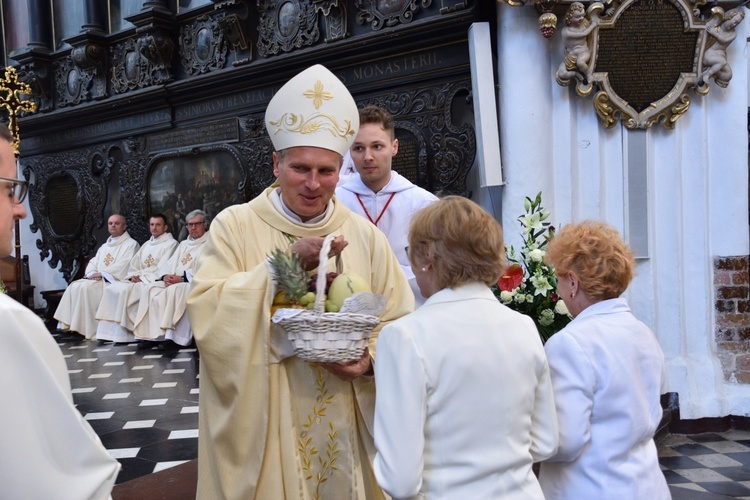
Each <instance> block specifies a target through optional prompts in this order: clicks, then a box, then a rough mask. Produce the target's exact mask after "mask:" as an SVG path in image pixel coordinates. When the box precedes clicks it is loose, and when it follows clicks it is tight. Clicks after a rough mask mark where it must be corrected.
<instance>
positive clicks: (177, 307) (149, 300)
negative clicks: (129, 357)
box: [133, 210, 208, 350]
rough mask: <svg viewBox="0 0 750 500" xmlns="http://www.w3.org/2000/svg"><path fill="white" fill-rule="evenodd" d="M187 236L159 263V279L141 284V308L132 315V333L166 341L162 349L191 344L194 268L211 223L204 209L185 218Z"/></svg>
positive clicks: (139, 302) (142, 337) (157, 273)
mask: <svg viewBox="0 0 750 500" xmlns="http://www.w3.org/2000/svg"><path fill="white" fill-rule="evenodd" d="M185 219H186V220H187V230H188V238H187V239H186V240H184V241H183V242H182V243H180V246H179V247H177V251H176V252H175V253H174V254H172V257H170V258H169V259H168V260H166V261H162V263H161V264H159V268H158V269H157V271H156V275H157V276H158V278H157V280H156V281H154V282H153V283H150V284H148V285H146V286H145V287H142V289H141V297H140V299H139V300H138V310H137V312H136V314H135V317H134V318H133V324H134V325H135V326H134V327H133V334H134V335H135V337H136V338H137V339H139V340H146V341H148V340H156V341H164V342H162V343H161V344H160V346H159V348H160V349H165V350H166V349H174V348H178V347H179V346H187V345H190V342H191V341H192V340H193V332H192V330H191V328H190V322H189V321H188V317H187V315H186V314H185V308H186V306H187V296H188V292H189V291H190V282H191V281H193V269H194V268H195V263H196V262H197V261H198V256H200V254H201V250H202V249H203V244H204V243H205V242H206V241H207V240H208V233H206V229H208V222H207V221H206V214H205V212H203V210H193V211H192V212H190V213H189V214H187V216H186V217H185Z"/></svg>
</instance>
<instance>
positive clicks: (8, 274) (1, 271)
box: [0, 255, 34, 309]
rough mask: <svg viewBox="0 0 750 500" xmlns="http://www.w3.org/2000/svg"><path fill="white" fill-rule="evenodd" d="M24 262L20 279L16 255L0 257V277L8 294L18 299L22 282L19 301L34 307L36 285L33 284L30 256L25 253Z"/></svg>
mask: <svg viewBox="0 0 750 500" xmlns="http://www.w3.org/2000/svg"><path fill="white" fill-rule="evenodd" d="M21 262H22V274H23V275H22V276H21V279H20V280H19V276H18V266H17V263H16V258H15V257H3V258H2V259H0V279H2V280H3V284H4V285H5V290H6V292H7V293H8V296H10V297H13V298H14V299H16V300H18V292H17V290H18V288H17V287H18V283H19V282H20V283H21V293H22V298H21V300H20V301H19V302H21V303H22V304H23V305H25V306H26V307H28V308H29V309H34V286H33V285H32V284H31V273H30V272H29V256H28V255H24V256H23V258H22V259H21Z"/></svg>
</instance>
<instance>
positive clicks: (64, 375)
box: [0, 125, 120, 498]
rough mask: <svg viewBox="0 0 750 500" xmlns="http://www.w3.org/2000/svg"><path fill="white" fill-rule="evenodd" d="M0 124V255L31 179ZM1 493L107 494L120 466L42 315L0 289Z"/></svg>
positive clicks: (9, 245)
mask: <svg viewBox="0 0 750 500" xmlns="http://www.w3.org/2000/svg"><path fill="white" fill-rule="evenodd" d="M12 140H13V137H12V136H11V135H10V132H8V129H7V128H6V127H5V126H4V125H0V257H7V256H8V255H10V254H11V252H12V250H13V227H14V225H15V221H16V220H19V219H23V218H24V217H26V209H25V208H24V206H23V205H22V204H21V202H22V201H23V199H24V197H25V195H26V182H25V181H22V180H19V179H17V178H16V159H15V156H14V154H13V149H12V148H11V146H10V143H11V141H12ZM0 325H2V328H0V340H1V341H2V348H0V401H2V405H3V407H2V411H0V443H2V447H0V463H2V464H3V465H2V467H0V498H61V495H64V496H65V497H66V498H107V496H109V494H110V492H111V491H112V486H113V485H114V483H115V479H116V478H117V473H118V471H119V469H120V465H119V464H118V463H117V460H115V459H114V458H112V457H110V456H109V454H108V453H107V450H106V449H105V448H104V446H102V444H101V442H100V441H99V438H98V437H97V435H96V433H95V432H94V431H93V429H92V428H91V426H90V425H89V424H88V422H86V421H85V420H84V419H83V417H82V416H81V414H80V412H79V411H78V410H77V409H76V408H75V406H73V396H72V394H71V391H70V379H69V378H68V368H67V366H66V364H65V359H64V358H63V356H62V353H61V352H60V348H59V347H58V346H57V344H56V343H55V341H54V339H53V338H52V336H51V335H50V334H49V332H48V331H47V329H46V328H45V327H44V323H42V320H41V319H40V318H39V317H38V316H37V315H36V314H34V313H33V312H31V311H30V310H28V309H27V308H26V307H24V306H23V305H21V304H20V303H18V302H16V301H15V300H13V299H11V298H10V297H8V296H7V295H5V294H0Z"/></svg>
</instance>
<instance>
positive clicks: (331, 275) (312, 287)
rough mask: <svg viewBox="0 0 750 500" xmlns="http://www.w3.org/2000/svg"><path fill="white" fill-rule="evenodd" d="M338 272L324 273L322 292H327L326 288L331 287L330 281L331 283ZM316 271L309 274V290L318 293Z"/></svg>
mask: <svg viewBox="0 0 750 500" xmlns="http://www.w3.org/2000/svg"><path fill="white" fill-rule="evenodd" d="M338 275H339V274H338V273H335V272H333V271H331V272H329V273H326V289H325V291H324V292H323V293H328V289H329V288H331V283H333V280H334V279H336V276H338ZM317 288H318V273H315V274H313V275H312V276H310V290H311V291H312V292H314V293H318V290H317Z"/></svg>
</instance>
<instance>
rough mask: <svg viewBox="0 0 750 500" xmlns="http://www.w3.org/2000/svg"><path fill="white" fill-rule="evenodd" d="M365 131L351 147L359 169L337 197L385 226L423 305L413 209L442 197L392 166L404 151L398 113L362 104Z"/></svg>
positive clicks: (416, 296)
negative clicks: (413, 253)
mask: <svg viewBox="0 0 750 500" xmlns="http://www.w3.org/2000/svg"><path fill="white" fill-rule="evenodd" d="M359 123H360V125H359V133H358V134H357V137H356V138H355V139H354V144H352V147H351V148H350V150H349V151H350V153H351V157H352V160H353V161H354V166H355V167H356V169H357V173H358V174H359V175H353V176H351V177H350V178H349V180H348V181H347V182H345V183H344V184H342V185H340V186H339V187H338V188H336V197H337V198H338V199H339V200H341V201H342V202H343V203H344V205H346V206H347V208H349V210H351V211H352V212H354V213H357V214H359V215H361V216H362V217H365V218H366V219H368V220H369V221H370V222H372V223H373V224H375V225H376V226H377V227H378V229H380V230H381V231H383V232H384V233H385V235H386V237H387V238H388V243H390V245H391V248H392V249H393V252H394V253H395V254H396V257H397V258H398V261H399V263H400V264H401V267H402V268H403V270H404V274H406V278H407V279H408V280H409V285H410V286H411V289H412V291H413V292H414V299H415V301H416V304H417V307H419V306H420V305H422V304H423V303H424V301H425V299H424V297H422V294H421V293H419V287H418V286H417V282H416V280H415V278H414V273H413V272H412V270H411V265H410V264H409V258H408V256H407V255H406V247H407V245H408V244H409V243H408V239H407V236H408V234H409V223H410V222H411V218H412V215H414V213H415V212H417V211H418V210H420V209H422V208H424V207H426V206H427V205H429V204H430V203H432V202H433V201H435V200H437V197H436V196H435V195H434V194H432V193H430V192H429V191H427V190H425V189H422V188H421V187H419V186H415V185H414V184H413V183H411V182H410V181H409V180H408V179H406V178H405V177H403V176H401V175H399V174H398V172H396V171H394V170H392V168H391V165H392V162H393V157H394V156H396V154H397V153H398V139H396V133H395V125H394V121H393V116H392V115H391V114H390V113H389V112H388V111H386V110H385V109H383V108H380V107H378V106H367V107H365V108H362V109H360V110H359Z"/></svg>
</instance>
